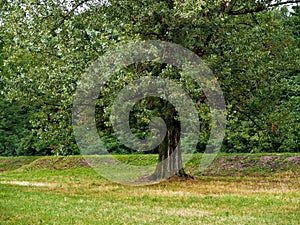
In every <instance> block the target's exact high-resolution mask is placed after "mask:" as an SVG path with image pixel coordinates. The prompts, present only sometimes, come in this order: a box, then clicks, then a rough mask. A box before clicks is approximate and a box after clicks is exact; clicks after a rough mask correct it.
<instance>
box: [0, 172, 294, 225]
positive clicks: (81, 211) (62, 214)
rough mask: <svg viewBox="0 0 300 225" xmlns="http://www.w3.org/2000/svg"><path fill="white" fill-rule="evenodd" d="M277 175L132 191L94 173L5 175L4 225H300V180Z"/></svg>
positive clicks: (0, 177)
mask: <svg viewBox="0 0 300 225" xmlns="http://www.w3.org/2000/svg"><path fill="white" fill-rule="evenodd" d="M273 175H274V174H273ZM273 175H272V176H269V177H263V178H262V177H255V176H252V177H251V176H244V177H238V176H237V177H221V176H203V177H199V178H198V179H196V180H190V181H185V182H177V181H173V182H170V181H169V182H168V181H166V182H163V183H160V184H156V185H152V186H144V187H130V186H123V185H119V184H114V183H111V182H109V181H107V180H105V179H103V178H101V177H100V176H99V175H98V174H97V173H96V172H95V171H94V170H93V169H91V168H89V167H78V168H71V169H65V170H53V169H51V170H50V169H34V170H28V169H17V170H10V171H5V172H2V173H0V224H139V225H140V224H165V225H168V224H170V225H173V224H185V225H186V224H295V225H299V224H300V213H299V212H300V181H299V177H296V176H289V175H288V174H286V175H285V176H273ZM16 181H18V182H24V181H26V182H27V183H16ZM37 183H38V184H45V185H36V184H37Z"/></svg>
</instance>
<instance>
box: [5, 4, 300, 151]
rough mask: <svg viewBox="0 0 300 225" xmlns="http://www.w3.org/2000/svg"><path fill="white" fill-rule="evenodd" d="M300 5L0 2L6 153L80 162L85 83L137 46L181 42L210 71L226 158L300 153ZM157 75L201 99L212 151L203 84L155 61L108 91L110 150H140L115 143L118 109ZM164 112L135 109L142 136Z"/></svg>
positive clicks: (121, 75) (102, 121) (101, 103)
mask: <svg viewBox="0 0 300 225" xmlns="http://www.w3.org/2000/svg"><path fill="white" fill-rule="evenodd" d="M298 2H299V1H296V0H294V1H292V0H290V1H289V0H287V1H271V0H261V1H254V0H250V1H240V0H231V1H224V0H209V1H202V0H190V1H187V0H186V1H184V0H167V1H150V0H139V1H135V0H133V1H132V0H131V1H114V0H110V1H108V2H101V1H88V0H82V1H54V0H50V1H39V0H26V1H23V0H22V1H21V0H15V1H13V2H12V1H9V0H6V1H2V2H1V4H0V7H1V12H0V18H1V27H0V29H1V31H0V37H1V58H0V59H1V63H0V71H1V75H0V76H1V77H0V82H1V83H0V85H1V102H0V105H1V107H2V108H3V110H2V112H1V123H0V132H1V138H2V139H3V138H4V139H5V140H3V141H1V145H2V147H1V149H0V154H2V155H3V154H12V155H16V154H78V153H79V150H78V148H77V146H76V143H75V140H74V134H73V128H72V118H71V110H72V104H73V95H74V93H75V91H76V87H77V82H78V81H79V80H80V78H81V76H83V74H84V73H85V72H86V69H87V68H88V66H89V65H91V63H93V62H94V61H95V60H96V59H97V58H98V57H99V56H100V55H102V54H104V53H105V52H106V51H108V50H109V49H110V48H112V47H114V46H117V45H119V44H121V43H126V42H129V41H132V40H161V41H168V42H172V43H176V44H179V45H181V46H183V47H185V48H187V49H189V50H191V51H193V52H194V53H195V54H197V55H198V56H199V57H201V59H202V60H203V61H204V62H205V63H206V64H207V65H208V66H209V67H210V68H211V70H212V71H213V72H214V75H215V79H216V80H215V81H216V82H218V83H219V84H220V86H221V88H222V90H223V93H224V97H225V101H226V106H227V120H228V122H227V130H226V136H225V139H224V142H223V146H222V151H224V152H268V151H271V152H275V151H291V152H293V151H294V152H295V151H299V135H298V134H299V133H300V132H299V96H298V95H299V94H298V93H299V73H300V68H299V65H300V62H299V58H300V57H299V43H300V42H299V21H300V18H299V16H300V14H299V7H295V8H294V11H293V12H290V11H289V10H287V8H286V7H285V6H286V5H289V4H291V3H298ZM149 74H151V75H155V76H162V77H168V78H170V79H172V80H173V81H174V82H176V83H177V84H179V85H181V86H182V87H183V88H184V89H185V90H186V91H187V92H188V93H189V95H190V96H191V97H192V98H193V101H194V103H195V107H196V109H197V112H198V114H199V120H200V124H201V131H200V137H199V143H198V146H197V149H195V151H199V152H201V151H203V150H204V149H205V145H206V144H207V140H208V137H209V133H210V128H211V127H210V126H211V124H210V122H211V117H210V112H209V107H208V104H207V98H206V97H205V95H203V90H202V88H201V87H199V86H197V85H196V84H195V83H194V82H193V80H191V79H189V78H188V77H184V75H182V74H180V71H178V70H176V69H174V68H172V67H170V66H166V65H161V64H156V63H144V64H137V65H132V66H128V67H127V68H124V69H122V70H121V71H119V72H117V73H116V74H115V75H114V76H113V78H112V79H111V80H110V81H109V83H108V84H106V85H105V87H104V88H103V89H102V90H101V93H100V95H99V99H98V103H97V113H96V123H97V127H98V130H99V134H100V135H101V136H102V138H103V139H104V140H106V145H107V146H108V148H109V149H110V150H111V151H113V152H116V153H127V152H132V150H131V149H128V148H126V147H124V146H122V145H121V144H120V143H119V142H118V141H117V139H116V137H115V135H114V132H113V130H112V127H111V122H110V120H109V116H110V112H111V109H110V108H111V103H112V102H113V100H114V98H115V97H116V95H117V94H118V92H119V91H120V90H122V88H123V87H124V86H125V85H127V84H129V83H131V82H132V81H134V80H135V79H137V78H139V77H146V76H149ZM165 106H166V105H165V102H162V101H161V100H159V99H157V98H145V99H144V100H143V101H141V102H140V103H139V104H138V105H136V106H135V107H134V109H133V112H132V116H131V118H130V123H131V128H132V130H133V132H135V134H136V135H137V136H139V137H141V138H143V137H145V136H147V135H149V132H150V131H149V129H148V122H149V120H150V118H151V117H153V116H156V115H161V114H162V113H163V112H165V111H164V110H163V107H165ZM168 107H171V108H169V109H168V111H172V110H173V109H172V106H168ZM174 113H175V114H176V112H174ZM12 121H14V122H12ZM178 121H180V119H176V116H175V119H174V121H172V123H175V124H176V123H177V122H178ZM13 124H15V125H13ZM176 126H177V125H176ZM178 126H179V125H178ZM14 141H15V142H18V144H17V145H18V146H19V147H15V143H14ZM8 143H10V144H8ZM12 143H14V144H12ZM20 143H21V144H20ZM10 146H14V147H10ZM7 149H12V150H7ZM17 149H19V150H17ZM158 151H159V149H153V152H158Z"/></svg>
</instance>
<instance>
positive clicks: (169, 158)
mask: <svg viewBox="0 0 300 225" xmlns="http://www.w3.org/2000/svg"><path fill="white" fill-rule="evenodd" d="M170 111H171V113H170ZM168 112H169V113H168V115H165V116H164V118H163V119H164V121H165V122H166V125H167V127H168V131H167V134H166V136H165V138H164V140H163V142H162V143H161V144H160V146H159V149H158V152H159V156H158V164H157V166H156V171H155V173H154V174H153V178H155V179H166V178H169V177H172V176H174V175H177V176H179V177H187V174H186V173H185V172H184V169H183V164H182V157H181V150H180V147H179V141H180V122H179V121H176V120H175V119H174V116H175V115H176V111H175V109H174V108H173V109H169V111H168Z"/></svg>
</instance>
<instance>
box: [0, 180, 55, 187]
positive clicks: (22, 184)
mask: <svg viewBox="0 0 300 225" xmlns="http://www.w3.org/2000/svg"><path fill="white" fill-rule="evenodd" d="M0 184H12V185H19V186H34V187H55V186H56V184H53V183H52V184H51V183H41V182H30V181H0Z"/></svg>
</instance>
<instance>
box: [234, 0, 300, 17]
mask: <svg viewBox="0 0 300 225" xmlns="http://www.w3.org/2000/svg"><path fill="white" fill-rule="evenodd" d="M293 3H300V0H288V1H284V2H277V3H273V4H271V3H270V4H267V5H265V4H259V5H258V6H257V7H256V8H253V9H244V10H240V11H229V12H228V15H244V14H251V13H257V12H262V11H264V10H267V9H269V8H273V7H277V6H280V5H288V4H293Z"/></svg>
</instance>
